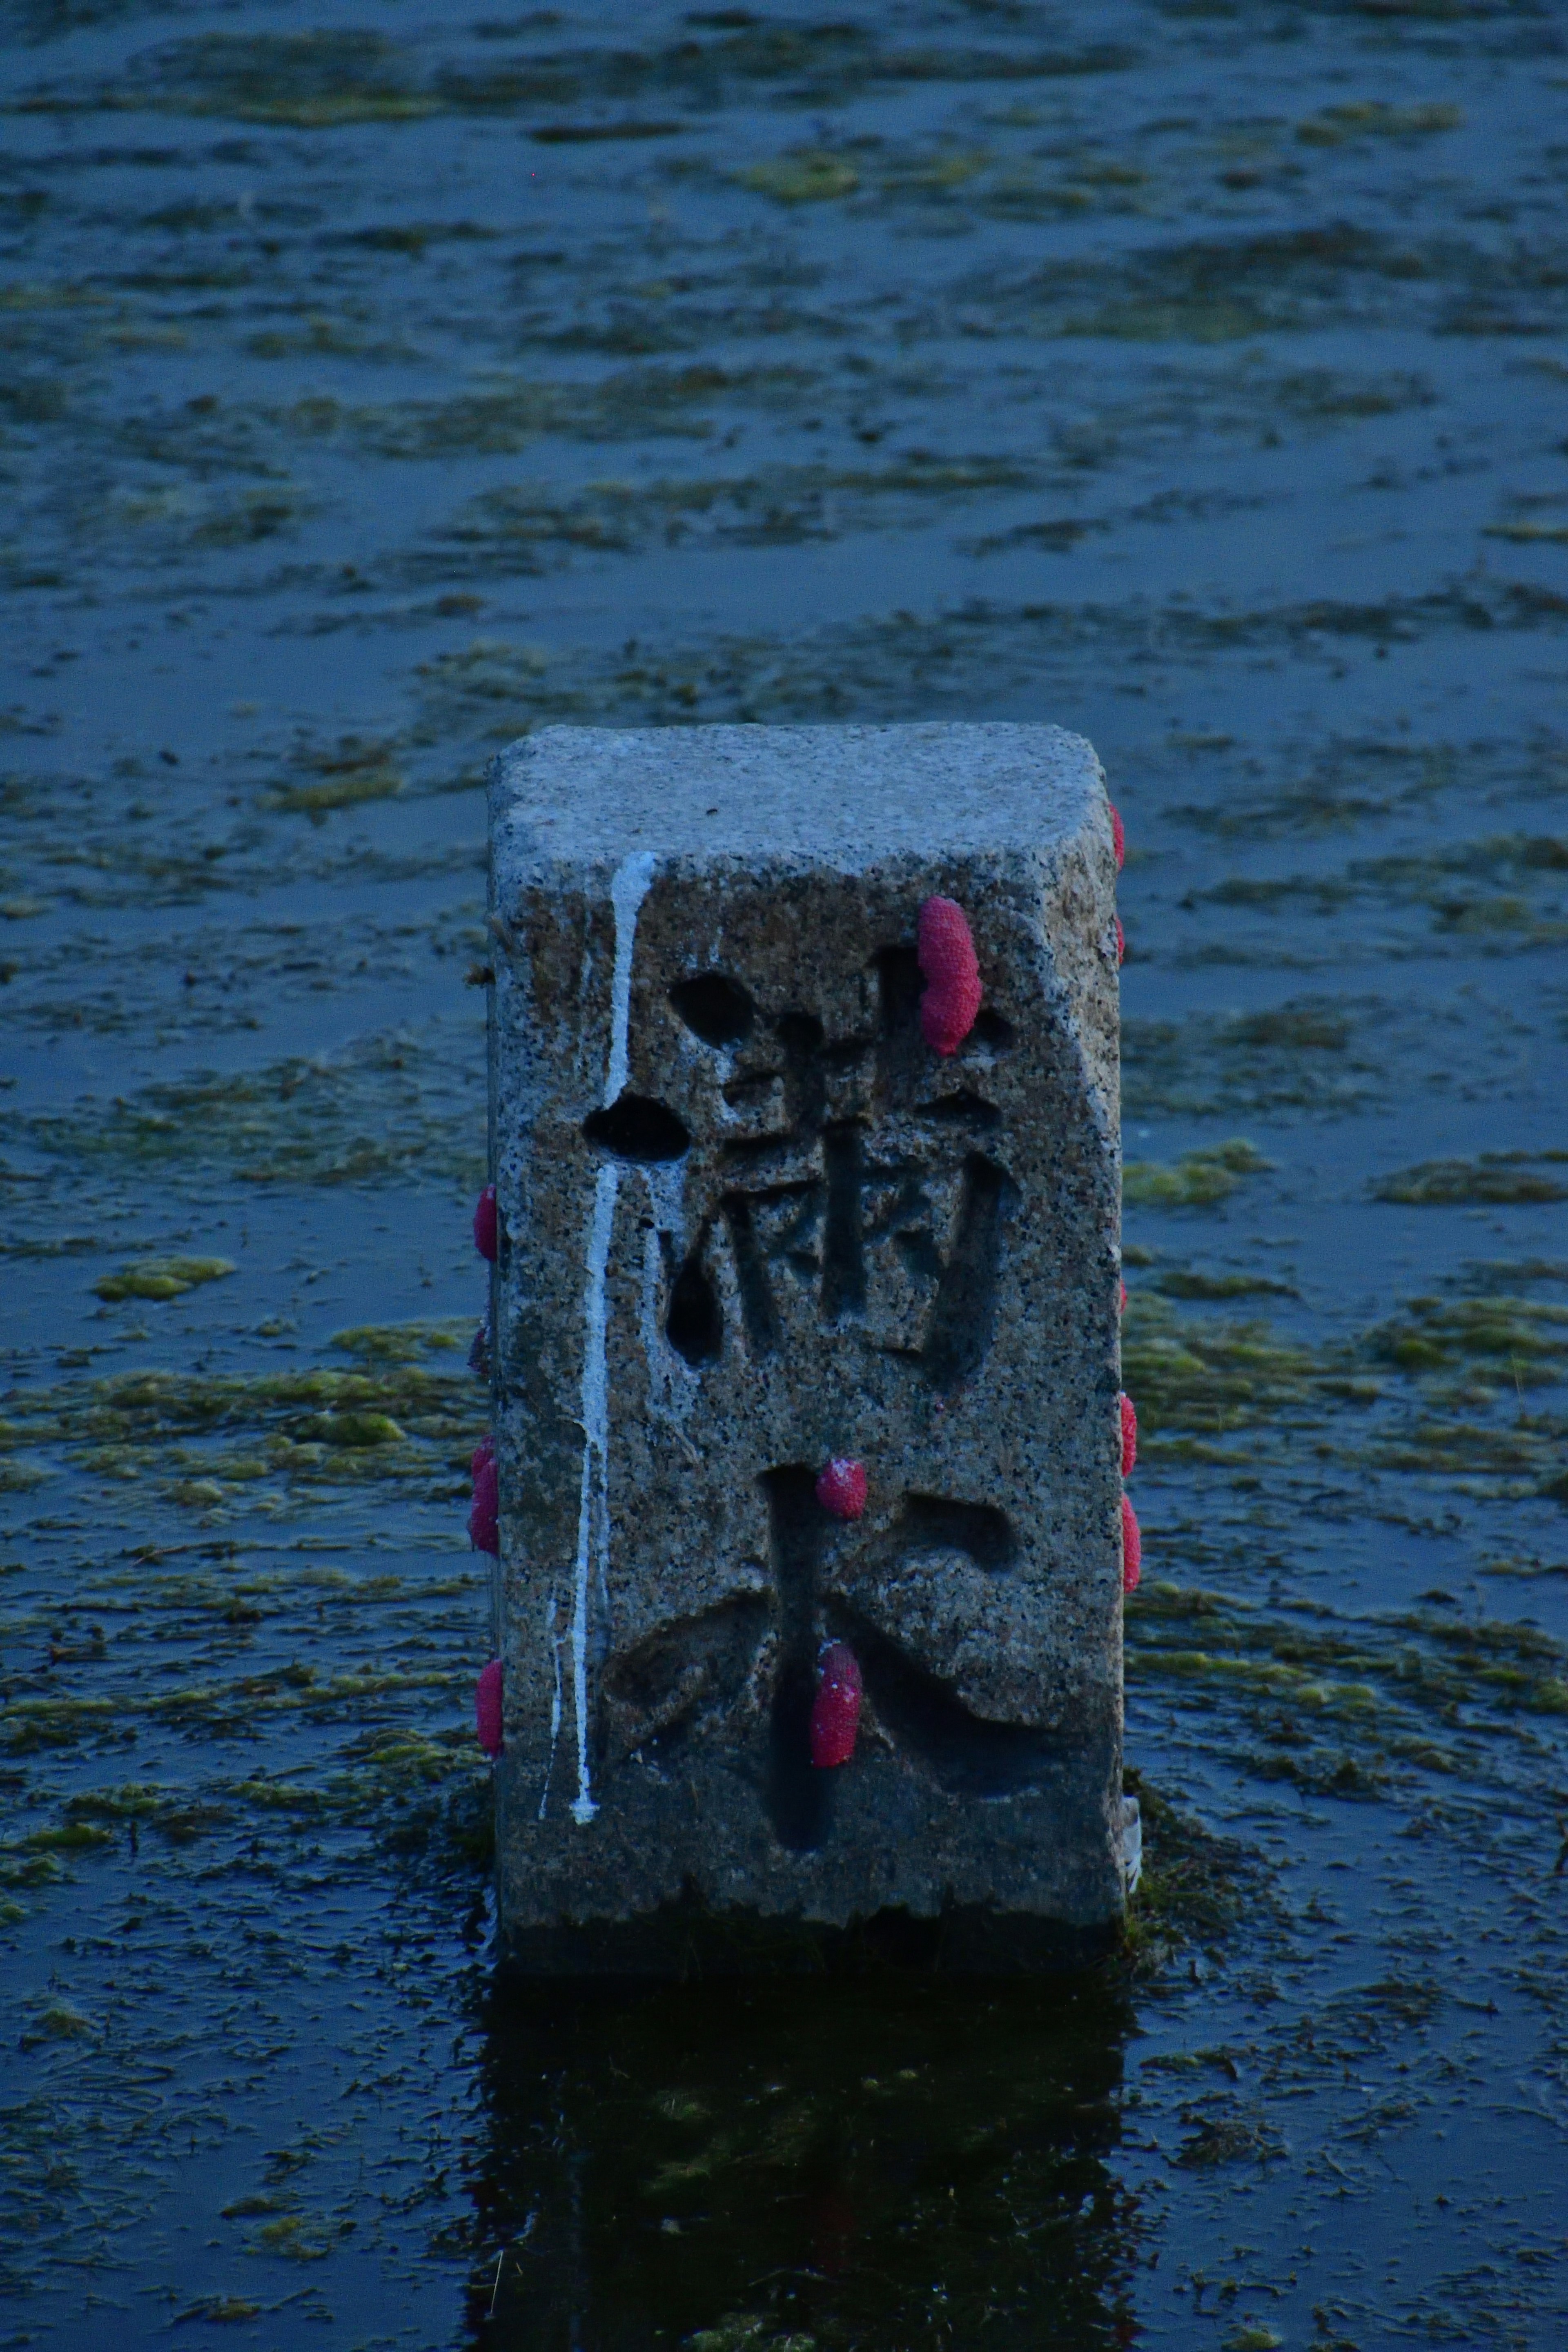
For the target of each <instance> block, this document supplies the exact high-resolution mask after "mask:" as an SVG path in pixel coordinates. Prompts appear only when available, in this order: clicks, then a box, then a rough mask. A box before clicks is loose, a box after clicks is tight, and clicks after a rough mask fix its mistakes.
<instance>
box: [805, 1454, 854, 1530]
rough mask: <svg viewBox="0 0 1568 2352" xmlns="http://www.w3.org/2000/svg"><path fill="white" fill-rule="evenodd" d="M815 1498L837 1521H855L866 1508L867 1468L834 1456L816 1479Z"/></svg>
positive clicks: (838, 1455) (841, 1455)
mask: <svg viewBox="0 0 1568 2352" xmlns="http://www.w3.org/2000/svg"><path fill="white" fill-rule="evenodd" d="M816 1499H817V1501H818V1502H819V1503H820V1504H821V1505H822V1507H823V1509H824V1510H825V1511H831V1512H832V1514H833V1516H834V1517H835V1518H836V1519H858V1517H859V1516H860V1514H861V1512H862V1511H863V1510H864V1509H865V1507H866V1465H865V1464H864V1463H863V1462H851V1461H850V1460H849V1458H848V1456H847V1454H835V1455H834V1457H833V1459H832V1461H831V1462H829V1463H828V1465H827V1466H826V1469H825V1470H824V1471H823V1473H822V1475H821V1476H820V1477H819V1478H818V1479H817V1482H816Z"/></svg>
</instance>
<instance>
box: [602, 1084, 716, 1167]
mask: <svg viewBox="0 0 1568 2352" xmlns="http://www.w3.org/2000/svg"><path fill="white" fill-rule="evenodd" d="M583 1132H584V1135H585V1136H586V1137H587V1139H588V1141H589V1142H590V1143H592V1144H594V1145H595V1146H596V1148H597V1149H598V1150H601V1151H608V1152H612V1153H614V1155H615V1157H616V1159H617V1160H679V1158H680V1157H681V1155H682V1154H683V1153H684V1152H687V1151H689V1150H690V1149H691V1138H690V1136H689V1134H688V1132H687V1130H686V1128H685V1125H684V1123H683V1122H682V1121H681V1120H680V1119H679V1118H677V1117H676V1115H675V1113H674V1111H672V1110H671V1109H670V1108H669V1105H668V1103H661V1102H655V1101H654V1100H653V1099H652V1097H650V1096H647V1095H617V1096H616V1099H615V1101H614V1102H613V1103H611V1104H610V1105H609V1106H608V1108H606V1109H605V1110H595V1111H590V1113H589V1114H588V1117H587V1118H585V1119H584V1121H583Z"/></svg>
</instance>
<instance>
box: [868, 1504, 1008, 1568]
mask: <svg viewBox="0 0 1568 2352" xmlns="http://www.w3.org/2000/svg"><path fill="white" fill-rule="evenodd" d="M893 1548H894V1549H895V1550H896V1551H897V1552H898V1554H899V1556H900V1558H902V1559H919V1557H920V1555H921V1553H922V1552H933V1551H938V1552H941V1551H962V1552H966V1553H967V1554H968V1556H969V1558H970V1559H972V1560H973V1562H974V1564H975V1566H976V1568H988V1569H992V1570H1001V1569H1005V1568H1011V1567H1012V1565H1013V1563H1014V1561H1015V1560H1016V1559H1017V1557H1018V1538H1017V1535H1016V1532H1015V1530H1014V1527H1013V1522H1012V1521H1011V1519H1010V1518H1009V1517H1007V1514H1006V1512H1005V1511H1001V1510H998V1509H997V1507H996V1506H995V1504H994V1503H961V1502H955V1501H954V1500H952V1497H950V1496H946V1495H911V1496H910V1497H909V1499H908V1501H907V1502H906V1503H905V1505H904V1507H903V1509H902V1511H901V1512H900V1515H899V1521H898V1525H897V1526H896V1528H894V1530H893Z"/></svg>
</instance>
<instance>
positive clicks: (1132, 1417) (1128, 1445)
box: [1121, 1389, 1138, 1478]
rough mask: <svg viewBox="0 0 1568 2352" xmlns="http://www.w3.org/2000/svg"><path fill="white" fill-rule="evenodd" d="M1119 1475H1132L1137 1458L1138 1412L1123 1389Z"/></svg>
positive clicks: (1125, 1476)
mask: <svg viewBox="0 0 1568 2352" xmlns="http://www.w3.org/2000/svg"><path fill="white" fill-rule="evenodd" d="M1137 1459H1138V1413H1137V1409H1136V1407H1135V1406H1134V1404H1133V1402H1132V1400H1131V1397H1130V1396H1129V1395H1128V1393H1127V1391H1126V1390H1125V1389H1123V1390H1122V1391H1121V1475H1122V1476H1123V1477H1124V1478H1131V1475H1132V1470H1133V1465H1134V1464H1135V1463H1136V1462H1137Z"/></svg>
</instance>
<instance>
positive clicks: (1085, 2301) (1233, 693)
mask: <svg viewBox="0 0 1568 2352" xmlns="http://www.w3.org/2000/svg"><path fill="white" fill-rule="evenodd" d="M1565 184H1568V33H1565V30H1564V26H1563V19H1562V16H1561V15H1560V13H1559V12H1557V11H1555V10H1553V9H1552V8H1551V7H1550V6H1548V5H1509V0H1340V4H1339V5H1315V6H1303V5H1292V0H1258V5H1251V0H1234V4H1233V5H1226V0H1182V5H1166V6H1164V7H1155V6H1147V5H1145V6H1138V5H1124V0H1108V5H1102V6H1101V7H1099V8H1097V9H1095V10H1093V11H1089V10H1079V11H1066V10H1058V11H1052V10H1049V9H1047V8H1043V7H1036V6H1033V5H1028V0H1016V5H1015V0H968V5H946V6H942V5H907V6H901V7H900V6H893V7H887V8H883V9H879V10H868V9H861V10H860V11H859V12H858V13H856V14H848V15H839V16H835V17H834V18H833V19H832V20H831V21H829V20H828V19H827V18H826V16H817V15H816V14H815V13H814V12H813V11H811V10H810V9H806V8H790V7H784V8H777V9H773V10H771V11H768V12H767V13H765V14H764V13H763V12H762V11H760V10H759V11H758V12H756V13H754V14H753V13H750V12H748V11H746V10H743V9H739V8H737V9H719V8H716V9H712V10H709V11H706V12H703V11H695V12H690V13H689V14H687V15H685V16H682V15H680V14H679V12H676V11H673V10H669V9H664V8H657V7H654V6H652V5H649V6H647V7H644V8H641V9H638V10H636V11H627V10H626V9H624V8H622V9H618V10H617V9H614V8H610V7H608V6H605V5H596V6H584V7H579V8H574V9H573V10H572V11H570V12H563V13H556V12H554V11H552V10H537V11H524V12H522V13H521V14H520V15H517V16H511V17H509V18H505V19H500V18H497V19H493V20H483V19H478V18H474V17H470V16H468V14H466V13H465V12H461V11H457V10H452V11H446V12H444V11H443V10H442V9H441V8H440V7H438V6H436V5H430V0H406V5H405V6H403V7H400V8H398V9H396V10H392V9H364V10H361V11H359V12H358V14H357V16H353V15H351V14H350V13H349V12H344V13H342V14H341V15H338V16H309V15H306V14H304V13H302V12H301V11H300V9H299V8H288V7H283V6H278V7H274V8H270V9H268V8H265V7H259V6H252V5H243V0H242V5H233V6H226V7H220V6H218V5H205V4H204V0H194V5H170V6H168V7H166V8H163V9H159V8H153V7H148V6H143V5H136V0H6V4H5V5H4V7H3V9H0V600H3V604H0V609H3V613H4V626H3V628H0V664H3V669H4V674H3V677H0V795H3V797H0V810H3V826H0V864H3V870H0V973H3V974H4V986H3V990H0V1007H3V1009H4V1014H5V1074H4V1076H3V1078H0V1196H3V1206H0V1250H3V1252H4V1283H5V1299H6V1312H5V1339H4V1344H5V1350H6V1368H5V1396H4V1398H3V1399H0V1484H3V1485H4V1487H5V1506H6V1514H7V1532H6V1534H5V1537H4V1538H3V1542H0V1571H3V1573H4V1587H3V1589H4V1596H5V1613H4V1623H5V1652H4V1658H5V1677H6V1679H5V1717H4V1727H3V1731H0V1738H3V1741H4V1745H5V1757H4V1759H3V1762H0V1771H3V1775H4V1787H5V1795H6V1799H7V1804H6V1808H5V1832H4V1838H3V1842H0V1881H3V1885H0V1916H3V1918H4V1922H5V1924H4V1927H3V1929H0V1936H3V1938H4V1946H5V1984H6V1990H7V1996H8V2027H7V2032H8V2043H7V2046H8V2049H9V2052H10V2055H9V2058H8V2060H7V2063H6V2068H5V2092H4V2098H5V2132H4V2136H3V2139H0V2148H3V2154H4V2195H3V2210H4V2216H5V2219H4V2224H3V2248H0V2286H3V2290H4V2294H5V2303H4V2306H3V2311H0V2329H3V2330H4V2334H3V2336H0V2340H3V2341H4V2342H5V2343H14V2344H23V2343H60V2344H68V2345H71V2346H79V2347H100V2346H110V2345H112V2346H114V2347H116V2352H121V2347H126V2346H128V2345H132V2344H141V2343H152V2342H154V2341H157V2342H163V2341H164V2340H166V2339H168V2340H173V2341H174V2342H175V2343H177V2344H180V2345H182V2346H184V2345H188V2346H191V2347H202V2346H204V2345H208V2344H211V2345H218V2344H224V2345H229V2344H233V2345H241V2346H243V2345H248V2344H254V2345H258V2346H264V2347H265V2346H292V2345H294V2344H296V2343H300V2342H306V2343H314V2342H322V2343H332V2342H341V2343H344V2344H353V2345H356V2346H366V2347H368V2346H378V2345H393V2344H400V2345H412V2346H416V2347H426V2346H437V2345H447V2344H454V2343H458V2342H469V2341H471V2342H473V2343H475V2344H480V2345H494V2346H509V2347H510V2346H515V2347H523V2346H527V2347H530V2352H532V2347H542V2352H577V2347H582V2352H621V2347H627V2352H630V2347H645V2346H647V2347H654V2346H664V2345H670V2346H676V2345H685V2346H687V2347H690V2352H742V2347H743V2352H807V2347H823V2352H837V2347H844V2352H849V2347H854V2352H880V2347H887V2352H906V2347H910V2352H912V2347H928V2346H930V2347H937V2346H948V2345H952V2346H954V2347H959V2346H962V2347H964V2352H973V2347H984V2346H988V2345H993V2346H1001V2347H1010V2346H1015V2345H1016V2346H1019V2347H1022V2346H1025V2345H1028V2346H1030V2347H1033V2346H1036V2345H1037V2344H1040V2343H1042V2342H1046V2341H1048V2342H1050V2343H1051V2344H1052V2345H1059V2346H1061V2347H1079V2346H1082V2347H1099V2346H1110V2345H1116V2346H1121V2345H1126V2344H1132V2343H1146V2344H1149V2345H1173V2346H1182V2347H1185V2346H1189V2345H1204V2346H1207V2345H1213V2346H1215V2347H1229V2352H1248V2347H1252V2348H1253V2352H1261V2347H1268V2346H1273V2345H1275V2344H1284V2345H1287V2346H1290V2347H1297V2346H1300V2347H1309V2346H1310V2347H1318V2352H1329V2347H1341V2352H1346V2348H1347V2347H1362V2352H1370V2347H1378V2346H1384V2345H1399V2344H1404V2343H1407V2342H1409V2341H1412V2340H1420V2341H1423V2342H1436V2343H1452V2344H1463V2345H1471V2344H1480V2345H1488V2346H1492V2345H1495V2346H1502V2347H1514V2346H1519V2347H1536V2346H1540V2347H1548V2346H1555V2345H1558V2344H1561V2343H1562V2342H1563V2334H1564V2306H1565V2305H1568V2293H1565V2289H1564V2280H1565V2276H1568V2263H1565V2256H1568V2219H1565V2211H1564V2206H1563V2198H1562V2189H1561V2175H1562V2168H1563V2155H1564V2145H1563V2143H1564V2133H1565V2128H1568V2079H1565V2075H1564V2065H1565V2061H1568V1992H1565V1990H1564V1986H1565V1982H1568V1979H1565V1977H1564V1959H1565V1957H1568V1939H1565V1923H1564V1906H1565V1903H1568V1869H1565V1857H1568V1843H1565V1840H1568V1761H1565V1759H1564V1755H1563V1730H1564V1726H1565V1724H1568V1519H1565V1517H1564V1513H1565V1508H1568V1410H1565V1409H1564V1401H1563V1375H1564V1371H1565V1370H1568V1219H1565V1215H1564V1208H1563V1203H1564V1202H1568V1158H1564V1156H1563V1155H1564V1153H1565V1152H1568V1127H1565V1125H1564V1121H1563V1111H1562V1105H1563V1082H1564V1060H1565V1049H1568V971H1565V965H1564V958H1563V949H1564V944H1565V943H1568V730H1565V728H1564V722H1563V686H1564V684H1565V683H1568V439H1565V437H1564V436H1565V434H1568V423H1565V416H1568V402H1565V397H1564V395H1565V392H1568V239H1565V236H1564V230H1563V217H1564V191H1565ZM945 715H952V716H963V715H986V716H1008V717H1019V718H1047V719H1056V720H1058V721H1060V722H1062V723H1064V724H1066V725H1068V726H1070V727H1075V728H1079V729H1081V730H1083V731H1084V732H1085V733H1087V734H1088V735H1089V736H1090V737H1091V738H1092V740H1094V742H1095V743H1096V745H1097V746H1098V748H1099V749H1100V752H1101V754H1102V756H1103V757H1104V759H1105V761H1106V764H1107V767H1108V769H1109V771H1110V775H1111V778H1112V785H1113V790H1114V792H1115V793H1116V797H1117V799H1118V801H1119V803H1120V804H1121V807H1122V810H1123V812H1124V814H1125V816H1126V820H1127V824H1128V831H1129V836H1130V844H1131V848H1130V855H1129V859H1128V865H1127V870H1126V873H1125V876H1124V877H1123V890H1122V912H1123V919H1124V921H1125V924H1126V929H1127V935H1128V942H1129V955H1128V962H1127V965H1126V969H1125V971H1124V975H1123V982H1124V1011H1125V1015H1126V1023H1127V1034H1126V1045H1127V1062H1126V1073H1125V1079H1126V1095H1125V1107H1126V1121H1127V1138H1126V1139H1127V1157H1128V1160H1129V1163H1130V1164H1129V1170H1128V1181H1127V1201H1128V1219H1127V1233H1128V1242H1129V1260H1130V1265H1129V1274H1130V1282H1131V1291H1132V1297H1131V1307H1130V1313H1129V1321H1128V1347H1127V1361H1128V1385H1129V1387H1130V1388H1131V1391H1133V1393H1134V1395H1135V1396H1136V1398H1137V1400H1138V1402H1139V1407H1140V1413H1141V1418H1142V1428H1143V1441H1142V1458H1141V1461H1140V1466H1139V1469H1138V1473H1137V1477H1136V1481H1135V1493H1136V1496H1137V1501H1138V1506H1139V1509H1140V1512H1141V1515H1142V1518H1143V1522H1144V1528H1145V1537H1146V1564H1145V1579H1144V1584H1143V1588H1142V1592H1141V1594H1140V1596H1139V1598H1138V1600H1137V1601H1136V1602H1135V1604H1134V1605H1133V1606H1132V1607H1131V1609H1130V1611H1129V1619H1128V1633H1129V1661H1128V1676H1129V1690H1128V1707H1129V1758H1130V1762H1131V1764H1132V1765H1133V1766H1134V1767H1135V1769H1136V1772H1137V1774H1138V1776H1139V1780H1140V1782H1141V1786H1142V1793H1143V1801H1144V1812H1145V1819H1146V1822H1147V1823H1148V1830H1149V1842H1148V1853H1149V1870H1148V1874H1147V1877H1146V1880H1145V1886H1144V1891H1143V1894H1142V1898H1141V1901H1140V1905H1139V1907H1138V1911H1137V1915H1136V1922H1135V1928H1134V1935H1133V1939H1132V1942H1131V1947H1130V1948H1129V1951H1128V1953H1127V1954H1126V1956H1125V1957H1124V1958H1122V1959H1121V1960H1119V1961H1118V1962H1117V1963H1116V1964H1114V1965H1112V1966H1110V1967H1108V1968H1106V1969H1102V1970H1100V1971H1097V1972H1095V1973H1093V1974H1091V1975H1089V1976H1086V1977H1085V1978H1083V1979H1074V1980H1070V1981H1067V1982H1059V1983H1052V1984H1048V1985H1044V1986H1039V1987H1013V1988H1010V1989H1006V1990H1001V1991H985V1990H976V1989H973V1988H967V1989H966V1988H954V1987H951V1986H950V1987H946V1988H941V1987H932V1986H931V1985H930V1984H926V1985H921V1984H906V1985H904V1986H903V1987H902V1988H901V1989H898V1988H893V1987H889V1984H888V1983H886V1982H885V1981H884V1980H882V1979H878V1978H870V1979H856V1980H852V1981H849V1982H847V1983H843V1984H837V1985H834V1984H821V1983H818V1984H813V1983H803V1984H788V1985H785V1986H783V1987H782V1988H781V1987H780V1986H778V1985H776V1984H766V1985H763V1986H760V1987H757V1988H753V1989H752V1990H746V1989H744V1988H733V1987H731V1988H726V1989H723V1990H721V1992H719V1993H718V1994H715V1993H714V1992H713V1991H712V1990H704V1991H702V1992H701V1993H700V1995H697V1996H693V1995H691V1994H689V1993H683V1992H681V1991H679V1990H668V1991H665V1992H662V1993H660V1994H658V1995H657V1996H655V1997H653V1998H651V1999H642V2000H632V2001H629V2002H627V2001H615V2000H610V2001H594V2002H584V2003H583V2004H582V2005H580V2006H577V2007H575V2008H571V2009H568V2008H566V2007H564V2006H563V2004H562V2002H561V2001H560V2000H558V1999H557V2000H552V2001H551V2002H549V2003H546V2004H543V2005H541V2004H539V2003H538V2002H529V2001H525V2000H521V1999H518V1998H515V1997H506V1996H502V1995H500V1994H498V1993H497V1992H496V1990H494V1988H493V1987H492V1984H491V1979H490V1934H491V1915H490V1910H489V1896H488V1891H487V1884H486V1810H487V1792H486V1787H485V1781H484V1777H483V1774H482V1772H481V1771H480V1770H479V1769H478V1761H477V1759H476V1757H475V1755H474V1752H473V1749H472V1744H471V1740H470V1738H469V1735H468V1701H469V1693H470V1690H471V1685H472V1678H473V1675H474V1672H475V1669H476V1667H477V1666H478V1664H479V1663H480V1661H481V1660H482V1659H483V1657H484V1656H485V1655H486V1654H487V1651H488V1646H489V1644H488V1637H487V1636H488V1629H487V1626H486V1622H485V1600H484V1589H483V1580H482V1578H481V1576H480V1575H479V1572H478V1571H477V1570H476V1568H475V1566H474V1561H473V1557H472V1555H470V1554H469V1553H468V1550H467V1549H466V1546H465V1541H464V1537H463V1516H464V1508H465V1499H466V1481H465V1478H464V1475H463V1474H464V1469H465V1465H466V1461H467V1455H468V1449H469V1447H470V1445H471V1444H472V1443H473V1441H474V1438H475V1436H476V1435H477V1433H478V1431H479V1427H480V1425H481V1423H482V1416H483V1405H482V1399H481V1398H480V1397H479V1394H478V1393H477V1391H476V1390H475V1388H474V1385H473V1383H472V1381H470V1380H469V1378H468V1375H467V1374H466V1372H465V1371H464V1370H463V1358H464V1351H465V1349H466V1346H467V1340H468V1334H469V1332H470V1330H471V1328H472V1324H473V1319H474V1317H475V1314H476V1311H477V1307H478V1305H479V1296H480V1287H481V1286H480V1285H479V1280H478V1276H477V1273H476V1265H475V1261H474V1259H473V1256H472V1253H471V1250H470V1248H469V1245H468V1234H467V1223H468V1201H469V1199H470V1198H471V1193H472V1190H473V1187H474V1186H475V1184H476V1183H477V1182H478V1181H480V1179H481V1175H482V1155H483V1133H484V1127H483V1092H482V1042H483V993H482V988H481V987H479V986H468V985H465V982H466V979H467V978H468V976H469V975H470V974H471V973H472V971H473V969H474V968H475V967H476V966H479V965H482V962H483V960H484V951H485V950H484V933H483V929H482V860H483V843H482V830H483V819H482V808H481V801H480V793H479V777H480V774H481V772H482V769H483V765H484V762H485V761H486V759H487V758H488V757H489V753H490V751H492V750H493V748H494V747H495V746H496V745H497V744H499V743H500V742H504V741H506V740H509V739H510V737H512V736H514V735H516V734H517V733H518V732H520V731H521V730H523V729H525V728H527V727H529V726H531V725H534V724H537V723H539V722H540V721H542V720H545V719H562V718H563V719H611V720H616V721H621V722H626V723H659V724H663V723H676V724H683V723H690V722H694V721H695V722H700V721H703V720H710V719H733V718H755V719H836V718H868V717H889V718H912V717H931V716H945ZM1243 1143H1245V1144H1247V1145H1249V1146H1250V1147H1251V1149H1250V1150H1243V1149H1240V1148H1239V1147H1240V1146H1241V1145H1242V1144H1243ZM1226 1146H1231V1147H1233V1148H1231V1149H1229V1150H1226V1149H1223V1148H1222V1147H1226ZM148 1262H151V1265H149V1263H148ZM219 1267H222V1268H225V1269H226V1270H222V1271H219V1270H216V1269H217V1268H219ZM171 2332H172V2333H171Z"/></svg>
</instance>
